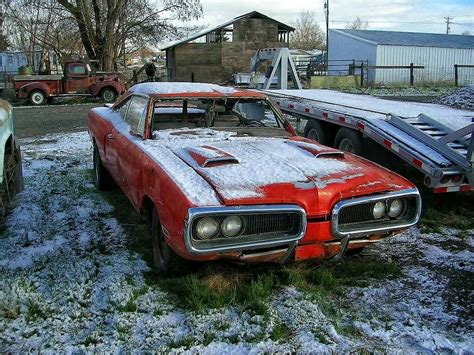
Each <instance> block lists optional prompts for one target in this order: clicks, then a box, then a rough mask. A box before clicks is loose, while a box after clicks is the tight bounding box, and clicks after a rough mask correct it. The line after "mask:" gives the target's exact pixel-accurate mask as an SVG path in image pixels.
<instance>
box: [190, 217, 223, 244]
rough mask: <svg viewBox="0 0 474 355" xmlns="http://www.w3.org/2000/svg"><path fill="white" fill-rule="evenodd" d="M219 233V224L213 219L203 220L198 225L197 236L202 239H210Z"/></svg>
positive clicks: (206, 218)
mask: <svg viewBox="0 0 474 355" xmlns="http://www.w3.org/2000/svg"><path fill="white" fill-rule="evenodd" d="M218 232H219V222H218V221H217V220H216V219H215V218H212V217H204V218H202V219H201V220H200V221H199V222H198V223H197V225H196V234H197V235H198V237H199V238H201V239H209V238H212V237H214V236H215V235H216V234H217V233H218Z"/></svg>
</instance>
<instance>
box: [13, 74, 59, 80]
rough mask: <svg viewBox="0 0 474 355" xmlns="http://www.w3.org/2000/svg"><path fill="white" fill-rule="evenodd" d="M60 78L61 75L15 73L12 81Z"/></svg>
mask: <svg viewBox="0 0 474 355" xmlns="http://www.w3.org/2000/svg"><path fill="white" fill-rule="evenodd" d="M62 79H63V76H62V75H15V76H14V77H13V80H14V81H41V80H46V81H57V80H62Z"/></svg>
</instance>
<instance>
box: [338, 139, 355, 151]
mask: <svg viewBox="0 0 474 355" xmlns="http://www.w3.org/2000/svg"><path fill="white" fill-rule="evenodd" d="M339 149H341V150H344V151H346V152H349V153H354V152H355V151H354V145H353V144H352V141H351V140H350V139H349V138H344V139H343V140H342V141H341V143H340V144H339Z"/></svg>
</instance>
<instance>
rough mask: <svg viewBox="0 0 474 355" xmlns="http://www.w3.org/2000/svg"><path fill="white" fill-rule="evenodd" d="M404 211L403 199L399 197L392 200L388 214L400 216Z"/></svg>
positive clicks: (393, 216)
mask: <svg viewBox="0 0 474 355" xmlns="http://www.w3.org/2000/svg"><path fill="white" fill-rule="evenodd" d="M402 211H403V201H402V200H400V199H399V198H397V199H395V200H392V201H391V202H390V207H389V208H388V215H389V216H390V217H392V218H395V217H398V216H400V214H401V213H402Z"/></svg>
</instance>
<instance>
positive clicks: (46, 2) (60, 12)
mask: <svg viewBox="0 0 474 355" xmlns="http://www.w3.org/2000/svg"><path fill="white" fill-rule="evenodd" d="M4 33H5V34H6V35H8V39H9V41H10V43H11V47H13V48H16V49H20V50H22V51H23V52H24V53H25V55H26V56H27V58H28V62H29V64H30V65H32V66H33V67H34V68H39V67H41V66H43V65H44V64H45V62H47V59H48V58H50V57H51V54H55V55H56V59H57V60H61V59H65V58H67V57H70V56H72V55H81V54H82V55H83V48H82V45H81V44H80V43H78V41H77V39H78V31H77V28H76V26H74V23H72V22H71V18H70V16H68V14H67V13H66V12H65V11H64V9H63V8H62V7H60V6H58V4H57V1H55V0H13V1H9V2H8V5H7V8H6V14H5V28H4Z"/></svg>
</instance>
